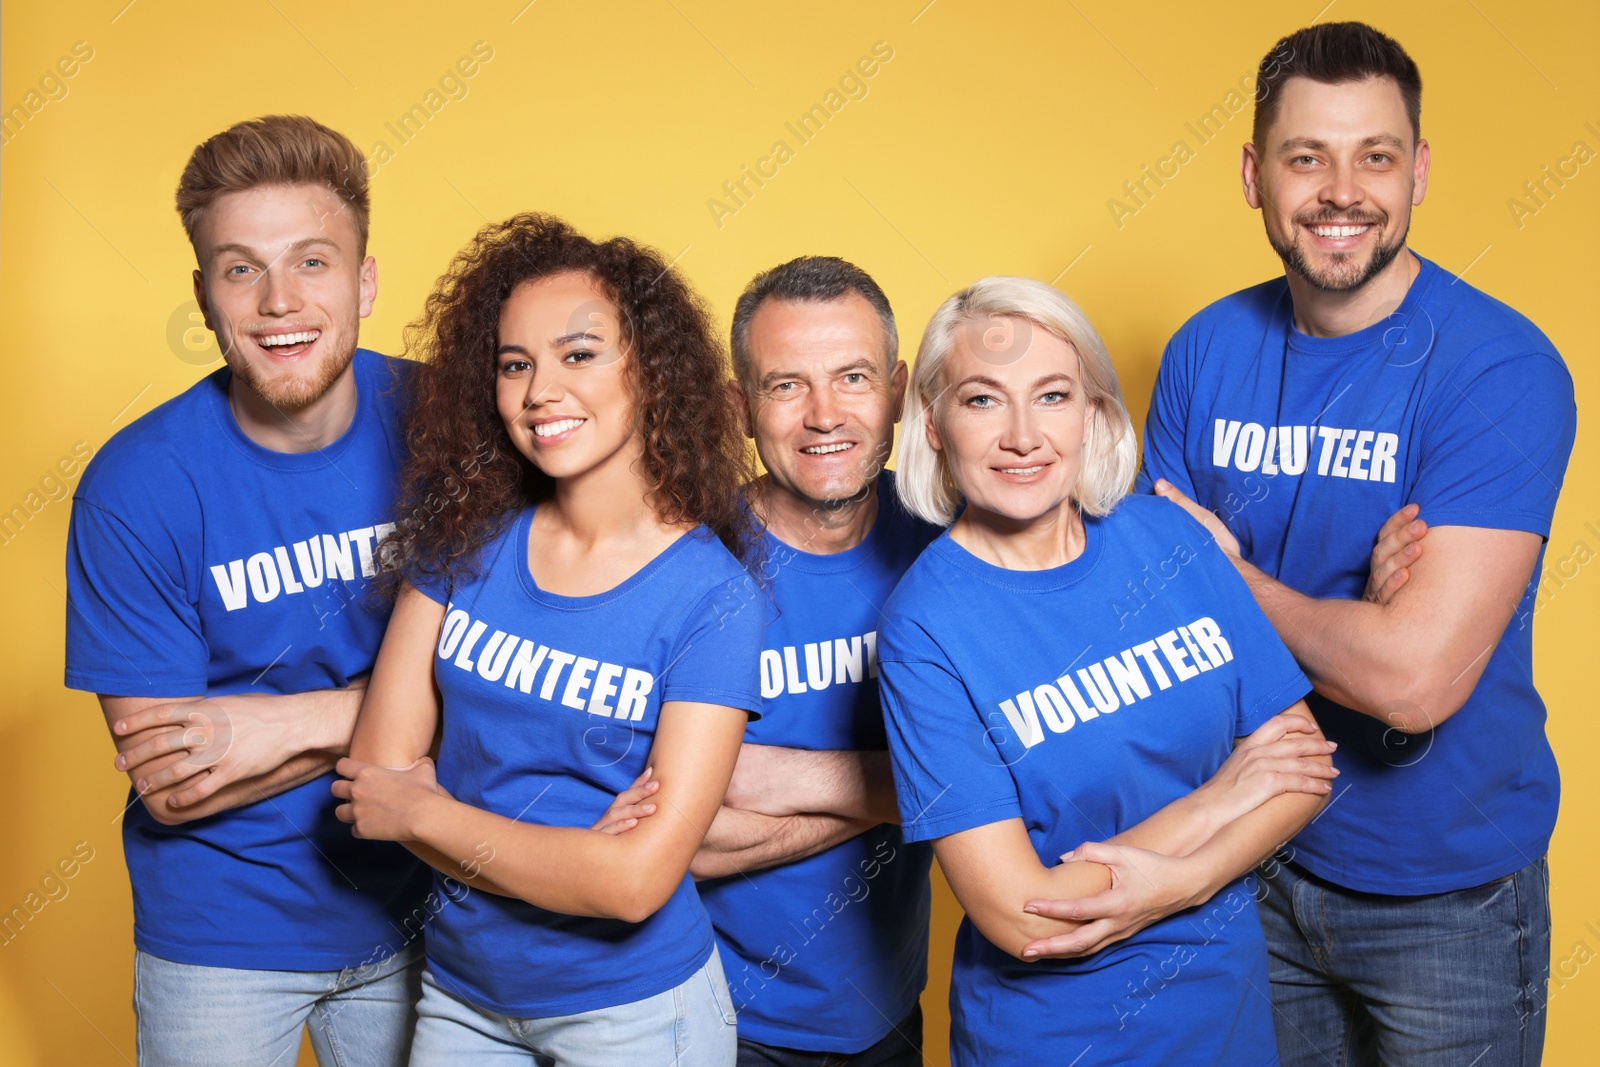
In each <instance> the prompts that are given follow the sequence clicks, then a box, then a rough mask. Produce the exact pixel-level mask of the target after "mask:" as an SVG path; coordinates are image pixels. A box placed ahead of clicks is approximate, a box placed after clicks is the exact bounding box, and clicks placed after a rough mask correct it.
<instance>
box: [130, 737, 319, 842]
mask: <svg viewBox="0 0 1600 1067" xmlns="http://www.w3.org/2000/svg"><path fill="white" fill-rule="evenodd" d="M336 762H338V756H336V755H334V754H332V753H329V752H302V753H301V754H299V755H297V756H291V757H289V759H288V761H287V762H285V763H282V764H280V765H279V766H278V767H276V768H275V769H273V770H271V771H268V772H267V773H266V774H262V775H257V776H256V777H254V778H245V779H242V780H240V781H237V782H231V783H229V784H228V785H225V786H223V787H222V788H221V789H219V790H217V791H216V792H215V793H213V794H211V795H210V796H208V797H206V798H205V799H204V800H200V801H196V802H195V803H193V804H186V805H184V806H183V807H173V806H172V805H171V804H170V803H169V798H170V797H172V796H174V795H175V794H178V793H182V792H184V791H186V790H188V789H190V788H192V787H193V786H194V784H195V782H194V781H193V780H192V779H184V780H182V781H179V782H176V783H174V784H173V785H170V786H166V787H165V788H162V789H155V790H151V791H150V792H148V793H146V794H144V805H145V807H146V809H148V810H149V812H150V814H151V815H153V816H154V817H155V818H156V821H157V822H162V823H166V824H168V825H177V824H180V823H186V822H193V821H194V820H196V819H204V818H206V817H207V816H208V815H215V814H217V813H218V812H222V811H228V810H231V809H233V808H239V807H244V806H245V805H247V804H255V803H258V802H260V801H263V800H266V799H268V798H269V797H275V796H277V795H278V794H280V793H287V792H288V791H289V790H291V789H294V788H296V787H298V786H302V785H305V784H306V783H307V782H310V781H314V780H315V779H317V778H320V777H322V776H323V775H325V774H328V773H329V772H331V771H332V770H333V765H334V764H335V763H336ZM206 773H210V772H206ZM135 788H137V784H136V785H135Z"/></svg>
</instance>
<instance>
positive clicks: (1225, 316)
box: [1168, 277, 1289, 351]
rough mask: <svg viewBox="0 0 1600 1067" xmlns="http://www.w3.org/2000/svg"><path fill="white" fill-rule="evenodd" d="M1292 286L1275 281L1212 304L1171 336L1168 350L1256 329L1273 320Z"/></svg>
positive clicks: (1202, 344) (1193, 316) (1282, 280)
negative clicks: (1247, 329)
mask: <svg viewBox="0 0 1600 1067" xmlns="http://www.w3.org/2000/svg"><path fill="white" fill-rule="evenodd" d="M1288 291H1289V283H1288V282H1287V281H1286V280H1285V279H1284V278H1282V277H1278V278H1273V279H1270V280H1268V281H1265V282H1262V283H1260V284H1259V285H1252V286H1251V287H1250V288H1248V289H1241V290H1239V291H1238V292H1236V293H1231V294H1229V295H1228V296H1225V297H1223V298H1222V299H1221V300H1216V301H1213V302H1212V303H1210V304H1207V305H1206V306H1205V307H1203V308H1201V309H1200V310H1199V311H1197V312H1195V313H1194V314H1193V315H1191V316H1189V318H1188V320H1187V321H1186V322H1184V324H1183V325H1182V326H1180V327H1178V331H1177V332H1176V333H1175V334H1173V335H1172V343H1171V345H1169V346H1168V348H1169V351H1170V350H1172V349H1176V348H1179V347H1181V346H1185V345H1199V346H1200V347H1201V348H1203V347H1204V344H1205V342H1206V341H1208V340H1210V338H1211V337H1213V336H1215V335H1217V334H1226V333H1232V332H1235V331H1237V330H1240V329H1246V328H1251V327H1254V328H1257V329H1259V328H1260V327H1261V326H1262V325H1263V324H1265V323H1266V322H1268V321H1269V320H1271V319H1272V318H1273V317H1274V315H1275V313H1276V312H1277V310H1278V309H1279V308H1280V307H1282V306H1283V302H1284V301H1285V300H1286V299H1287V298H1288Z"/></svg>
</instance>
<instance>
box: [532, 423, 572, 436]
mask: <svg viewBox="0 0 1600 1067" xmlns="http://www.w3.org/2000/svg"><path fill="white" fill-rule="evenodd" d="M582 425H583V420H582V419H560V420H558V421H556V422H546V423H543V424H541V425H539V426H535V427H534V428H533V435H534V436H535V437H554V436H555V435H556V434H558V433H566V432H567V431H568V430H575V429H577V428H578V427H579V426H582Z"/></svg>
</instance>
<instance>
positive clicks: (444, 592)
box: [406, 571, 455, 604]
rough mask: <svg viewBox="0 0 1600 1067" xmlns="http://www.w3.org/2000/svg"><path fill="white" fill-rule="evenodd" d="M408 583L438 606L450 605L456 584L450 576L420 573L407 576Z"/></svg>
mask: <svg viewBox="0 0 1600 1067" xmlns="http://www.w3.org/2000/svg"><path fill="white" fill-rule="evenodd" d="M406 583H407V584H408V585H410V586H411V587H412V588H413V589H415V590H416V591H417V592H419V593H421V594H422V595H423V596H425V597H427V598H428V599H429V600H431V601H433V602H434V603H436V604H448V603H450V594H451V592H452V589H453V587H454V585H455V583H454V582H453V581H452V580H451V578H450V575H449V574H423V573H422V572H420V571H418V572H415V573H412V574H408V575H406Z"/></svg>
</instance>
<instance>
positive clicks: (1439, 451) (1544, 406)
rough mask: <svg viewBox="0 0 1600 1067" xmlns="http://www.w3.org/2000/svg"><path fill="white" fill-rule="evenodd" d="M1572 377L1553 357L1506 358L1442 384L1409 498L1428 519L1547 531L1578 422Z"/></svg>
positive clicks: (1432, 523) (1543, 533) (1545, 534)
mask: <svg viewBox="0 0 1600 1067" xmlns="http://www.w3.org/2000/svg"><path fill="white" fill-rule="evenodd" d="M1577 417H1578V416H1577V407H1576V404H1575V402H1574V399H1573V389H1572V378H1571V376H1570V375H1569V374H1568V373H1567V369H1566V367H1565V366H1564V365H1563V364H1562V363H1561V361H1560V360H1559V359H1558V358H1555V357H1553V356H1552V355H1550V354H1547V353H1536V354H1532V355H1527V356H1519V357H1515V358H1511V359H1503V360H1500V361H1498V362H1496V363H1495V364H1494V365H1493V366H1491V367H1490V368H1488V369H1487V370H1485V371H1483V372H1482V373H1481V374H1478V375H1476V376H1475V377H1473V378H1471V379H1470V380H1468V381H1466V382H1460V383H1458V382H1455V381H1453V380H1452V381H1449V382H1447V383H1445V384H1444V386H1443V387H1442V388H1441V390H1440V393H1439V396H1438V406H1437V410H1436V412H1435V413H1433V414H1432V416H1431V417H1430V418H1429V419H1428V420H1427V422H1426V423H1425V424H1424V430H1423V434H1424V436H1423V440H1422V451H1421V457H1420V466H1421V470H1420V473H1419V474H1418V476H1417V484H1416V488H1415V491H1414V492H1413V494H1412V499H1413V500H1414V501H1415V502H1416V503H1417V504H1418V505H1419V506H1420V507H1421V509H1422V513H1421V517H1422V518H1423V519H1424V520H1425V521H1426V522H1427V523H1428V524H1429V525H1430V526H1481V527H1487V528H1489V529H1500V530H1527V531H1529V532H1531V533H1536V534H1538V535H1540V536H1541V537H1546V538H1548V537H1549V536H1550V520H1551V516H1552V515H1553V514H1554V512H1555V504H1556V496H1557V494H1559V493H1560V491H1561V482H1562V479H1563V478H1565V476H1566V471H1567V461H1568V459H1569V458H1570V457H1571V455H1572V443H1573V438H1574V436H1575V435H1576V432H1577Z"/></svg>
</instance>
